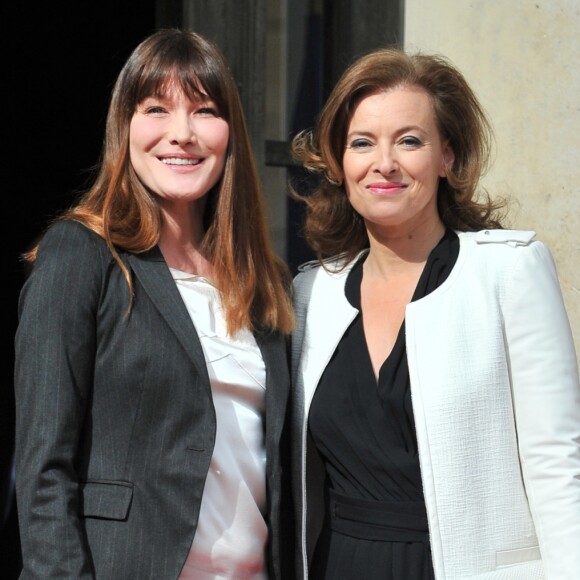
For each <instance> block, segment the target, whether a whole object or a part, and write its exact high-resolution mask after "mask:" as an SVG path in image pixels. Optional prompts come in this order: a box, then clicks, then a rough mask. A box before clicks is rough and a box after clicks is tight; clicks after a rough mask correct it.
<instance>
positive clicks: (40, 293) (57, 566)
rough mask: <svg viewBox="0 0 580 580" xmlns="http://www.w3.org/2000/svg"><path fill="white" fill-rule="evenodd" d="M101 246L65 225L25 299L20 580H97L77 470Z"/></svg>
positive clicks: (20, 362)
mask: <svg viewBox="0 0 580 580" xmlns="http://www.w3.org/2000/svg"><path fill="white" fill-rule="evenodd" d="M97 242H98V239H97V238H96V236H95V235H94V234H92V233H90V232H89V231H88V230H87V229H86V228H84V227H83V226H81V225H80V224H78V223H74V222H59V223H57V224H56V225H55V226H53V227H52V228H51V229H50V230H49V231H48V232H47V233H46V235H45V236H44V238H43V240H42V241H41V244H40V247H39V251H38V257H37V260H36V262H35V265H34V268H33V270H32V272H31V274H30V276H29V278H28V280H27V281H26V283H25V285H24V287H23V289H22V292H21V296H20V301H19V324H18V328H17V332H16V341H15V352H16V360H15V395H16V491H17V504H18V516H19V524H20V533H21V544H22V556H23V572H22V576H21V578H22V579H36V578H38V579H40V578H42V579H44V580H46V579H48V578H59V579H60V580H63V579H66V578H75V579H79V578H92V577H93V575H94V574H93V570H92V563H91V560H90V555H89V553H88V550H87V542H86V538H85V536H84V531H83V526H82V525H81V524H80V520H79V515H78V514H79V482H78V477H77V472H76V470H75V464H76V459H77V457H76V455H77V450H78V448H79V441H80V438H81V433H82V430H83V424H84V422H85V421H86V416H87V408H88V405H89V401H90V396H91V384H92V383H91V377H92V372H93V366H94V358H95V319H96V311H97V307H98V301H99V293H100V287H101V283H102V280H101V279H102V277H103V276H102V271H103V269H102V264H103V256H102V255H101V254H103V251H102V249H101V250H99V248H98V246H97ZM103 248H104V246H103Z"/></svg>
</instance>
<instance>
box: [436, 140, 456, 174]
mask: <svg viewBox="0 0 580 580" xmlns="http://www.w3.org/2000/svg"><path fill="white" fill-rule="evenodd" d="M454 161H455V153H453V149H451V145H449V141H445V143H443V161H442V163H441V169H440V171H439V177H446V175H447V173H448V171H449V169H451V167H452V166H453V162H454Z"/></svg>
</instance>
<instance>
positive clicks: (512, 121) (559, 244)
mask: <svg viewBox="0 0 580 580" xmlns="http://www.w3.org/2000/svg"><path fill="white" fill-rule="evenodd" d="M578 31H580V2H578V0H551V1H547V0H537V1H529V0H511V1H510V2H505V1H504V0H487V1H484V0H476V1H467V0H409V1H408V2H406V13H405V47H406V48H407V49H410V50H423V51H427V52H437V53H441V54H443V55H445V56H447V57H448V58H449V59H451V61H452V62H453V63H454V64H455V65H456V66H457V67H458V68H459V69H460V70H461V71H462V72H463V73H464V75H465V76H466V78H467V80H468V81H469V83H470V84H471V86H472V87H473V88H474V90H475V92H476V93H477V95H478V97H479V99H480V100H481V102H482V104H483V106H484V108H485V109H486V111H487V113H488V114H489V116H490V119H491V121H492V124H493V126H494V131H495V136H496V143H495V154H494V162H493V164H492V167H491V169H490V171H489V172H488V173H487V175H486V176H485V177H484V179H483V181H482V184H483V186H484V187H485V188H486V189H487V190H488V191H489V193H490V194H492V195H501V196H507V197H509V199H510V200H511V211H510V219H509V225H510V226H511V227H514V228H521V229H532V230H535V231H536V232H537V237H538V238H539V239H541V240H543V241H545V242H546V243H547V244H548V246H549V247H550V249H551V251H552V254H553V255H554V259H555V261H556V265H557V268H558V275H559V278H560V284H561V287H562V292H563V295H564V301H565V303H566V307H567V310H568V315H569V318H570V323H571V325H572V332H573V334H574V340H575V344H576V352H577V353H580V34H579V32H578ZM536 314H541V313H536Z"/></svg>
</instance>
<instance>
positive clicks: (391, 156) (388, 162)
mask: <svg viewBox="0 0 580 580" xmlns="http://www.w3.org/2000/svg"><path fill="white" fill-rule="evenodd" d="M376 168H377V171H378V172H379V173H381V174H382V175H387V174H389V173H392V172H393V171H397V170H398V169H399V162H398V161H397V158H396V156H395V152H394V151H393V149H392V148H391V147H377V159H376Z"/></svg>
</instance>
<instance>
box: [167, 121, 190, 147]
mask: <svg viewBox="0 0 580 580" xmlns="http://www.w3.org/2000/svg"><path fill="white" fill-rule="evenodd" d="M168 133H169V134H168V138H169V140H170V141H171V142H172V143H178V144H183V143H189V142H191V141H194V140H195V128H194V122H193V120H192V119H191V118H190V116H189V115H188V114H185V113H179V114H176V115H175V116H174V117H173V119H172V121H171V124H170V125H169V131H168Z"/></svg>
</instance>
